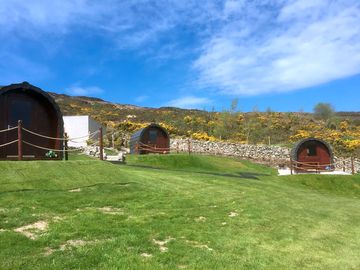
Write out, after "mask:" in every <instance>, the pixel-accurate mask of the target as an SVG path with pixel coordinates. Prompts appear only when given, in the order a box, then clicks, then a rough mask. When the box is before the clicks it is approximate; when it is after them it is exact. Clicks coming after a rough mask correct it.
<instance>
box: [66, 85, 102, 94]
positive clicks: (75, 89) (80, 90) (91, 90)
mask: <svg viewBox="0 0 360 270" xmlns="http://www.w3.org/2000/svg"><path fill="white" fill-rule="evenodd" d="M104 92H105V91H104V89H102V88H100V87H97V86H86V87H82V86H71V87H69V88H68V89H66V93H68V94H69V95H72V96H93V95H99V94H102V93H104Z"/></svg>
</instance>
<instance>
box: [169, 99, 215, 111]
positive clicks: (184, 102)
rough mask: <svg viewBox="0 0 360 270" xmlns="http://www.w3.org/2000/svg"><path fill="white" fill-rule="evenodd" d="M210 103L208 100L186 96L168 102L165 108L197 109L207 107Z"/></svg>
mask: <svg viewBox="0 0 360 270" xmlns="http://www.w3.org/2000/svg"><path fill="white" fill-rule="evenodd" d="M211 103H212V101H211V100H210V99H209V98H204V97H194V96H186V97H181V98H177V99H173V100H170V101H169V102H168V103H167V104H166V106H170V107H179V108H184V109H194V108H199V107H200V106H202V105H209V104H211Z"/></svg>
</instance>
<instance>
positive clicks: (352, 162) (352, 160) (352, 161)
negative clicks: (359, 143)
mask: <svg viewBox="0 0 360 270" xmlns="http://www.w3.org/2000/svg"><path fill="white" fill-rule="evenodd" d="M351 174H353V175H354V174H355V166H354V157H353V156H352V157H351Z"/></svg>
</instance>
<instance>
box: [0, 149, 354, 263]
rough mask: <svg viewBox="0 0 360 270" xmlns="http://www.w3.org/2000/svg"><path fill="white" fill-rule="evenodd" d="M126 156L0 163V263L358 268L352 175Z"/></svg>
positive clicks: (207, 160)
mask: <svg viewBox="0 0 360 270" xmlns="http://www.w3.org/2000/svg"><path fill="white" fill-rule="evenodd" d="M129 158H130V160H129V163H130V164H131V165H132V166H126V165H125V166H118V165H112V164H110V163H106V162H101V161H96V160H79V161H69V162H54V161H51V162H46V161H45V162H44V161H34V162H1V163H0V174H1V176H2V177H1V178H0V217H1V218H0V243H1V249H0V268H1V269H19V268H21V269H49V268H51V269H65V268H66V269H74V268H75V269H194V268H196V269H265V268H266V269H357V268H359V267H360V259H359V256H358V254H359V253H360V231H359V229H358V228H359V225H360V213H359V211H358V209H360V191H359V187H360V178H359V176H353V177H351V176H350V177H336V178H331V177H330V176H322V177H319V176H317V175H313V176H304V175H302V176H297V177H291V178H290V177H289V178H279V177H277V176H275V175H274V174H273V171H272V170H271V169H267V168H265V167H261V166H258V165H254V164H251V163H243V162H242V161H238V160H235V159H229V158H224V159H222V158H219V157H203V156H195V157H189V156H186V155H180V156H177V155H171V156H167V159H164V156H147V157H143V158H141V160H139V159H137V158H133V157H129ZM147 159H148V160H147ZM175 161H177V162H178V163H179V162H180V163H181V164H182V166H181V167H178V166H177V165H176V162H175ZM193 161H194V162H196V163H197V164H201V166H200V167H199V168H194V167H192V166H191V163H192V162H193ZM220 161H222V162H220ZM143 165H147V166H148V165H153V167H154V166H155V167H157V168H158V169H154V168H145V167H141V166H143ZM224 172H227V173H228V174H226V175H223V173H224ZM320 183H321V184H320ZM332 187H334V188H332Z"/></svg>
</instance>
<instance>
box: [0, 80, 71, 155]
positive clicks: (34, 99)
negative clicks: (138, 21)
mask: <svg viewBox="0 0 360 270" xmlns="http://www.w3.org/2000/svg"><path fill="white" fill-rule="evenodd" d="M0 112H1V114H0V130H3V129H6V128H9V127H14V126H17V122H18V120H21V121H22V125H23V127H24V128H26V129H29V130H31V131H34V132H36V133H39V134H42V135H45V136H48V137H56V138H59V137H63V131H64V124H63V119H62V114H61V111H60V109H59V107H58V105H57V104H56V103H55V101H54V100H53V99H52V98H51V97H50V95H48V94H47V93H46V92H44V91H42V90H41V89H40V88H37V87H35V86H33V85H30V84H28V83H21V84H12V85H9V86H5V87H2V88H0ZM17 132H18V131H17V130H16V129H14V130H11V131H9V132H4V133H0V144H4V143H7V142H10V141H13V140H16V139H17V138H18V134H17ZM22 139H23V141H27V142H29V143H32V144H35V145H39V146H41V147H45V148H49V149H56V150H61V149H62V145H63V142H62V141H59V140H53V139H46V138H41V137H38V136H36V135H33V134H30V133H28V132H26V131H24V130H23V131H22ZM22 146H23V159H24V160H25V159H47V158H46V157H45V154H46V153H47V152H48V150H42V149H38V148H35V147H33V146H29V145H26V144H24V143H23V145H22ZM57 154H58V159H61V158H62V153H61V152H58V153H57ZM17 155H18V146H17V144H12V145H9V146H6V147H3V148H0V159H17Z"/></svg>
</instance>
